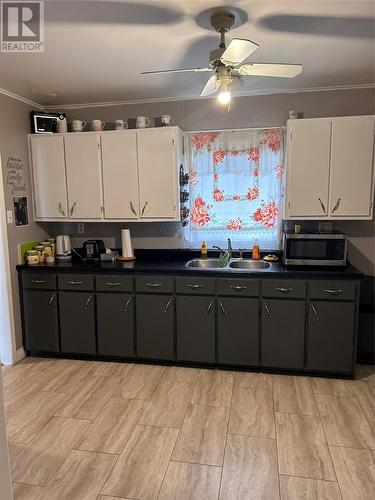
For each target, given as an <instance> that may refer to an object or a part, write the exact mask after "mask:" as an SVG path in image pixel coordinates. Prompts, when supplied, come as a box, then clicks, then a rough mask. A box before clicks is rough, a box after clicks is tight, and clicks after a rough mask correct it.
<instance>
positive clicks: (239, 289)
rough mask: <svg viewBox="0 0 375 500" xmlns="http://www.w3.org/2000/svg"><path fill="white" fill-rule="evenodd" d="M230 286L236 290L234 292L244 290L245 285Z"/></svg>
mask: <svg viewBox="0 0 375 500" xmlns="http://www.w3.org/2000/svg"><path fill="white" fill-rule="evenodd" d="M230 288H232V289H233V290H236V292H240V291H241V290H246V288H247V286H241V285H230Z"/></svg>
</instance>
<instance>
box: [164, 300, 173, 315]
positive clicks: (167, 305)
mask: <svg viewBox="0 0 375 500" xmlns="http://www.w3.org/2000/svg"><path fill="white" fill-rule="evenodd" d="M171 303H172V299H169V300H168V302H167V303H166V305H165V309H164V312H165V313H166V312H167V311H168V309H169V306H170V305H171Z"/></svg>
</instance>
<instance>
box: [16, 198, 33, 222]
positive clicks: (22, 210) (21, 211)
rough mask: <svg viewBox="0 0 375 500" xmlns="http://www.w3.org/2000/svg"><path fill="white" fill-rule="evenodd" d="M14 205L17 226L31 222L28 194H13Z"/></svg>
mask: <svg viewBox="0 0 375 500" xmlns="http://www.w3.org/2000/svg"><path fill="white" fill-rule="evenodd" d="M13 207H14V221H15V223H16V226H27V225H28V224H29V214H28V211H27V196H13Z"/></svg>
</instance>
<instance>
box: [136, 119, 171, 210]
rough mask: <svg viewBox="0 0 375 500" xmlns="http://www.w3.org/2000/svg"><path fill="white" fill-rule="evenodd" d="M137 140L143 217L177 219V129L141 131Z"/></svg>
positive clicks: (140, 199)
mask: <svg viewBox="0 0 375 500" xmlns="http://www.w3.org/2000/svg"><path fill="white" fill-rule="evenodd" d="M137 141H138V172H139V206H140V217H141V218H143V219H152V218H165V219H177V218H178V216H177V208H178V207H177V196H178V192H179V187H178V176H177V171H178V164H177V144H176V142H177V139H176V134H175V128H174V127H172V128H160V129H157V128H155V129H152V130H151V129H150V130H140V131H138V133H137Z"/></svg>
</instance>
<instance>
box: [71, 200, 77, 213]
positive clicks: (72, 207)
mask: <svg viewBox="0 0 375 500" xmlns="http://www.w3.org/2000/svg"><path fill="white" fill-rule="evenodd" d="M76 206H77V202H76V201H75V202H74V203H73V205H72V206H71V209H70V215H73V212H74V209H75V208H76Z"/></svg>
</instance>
